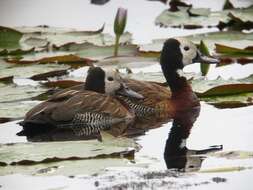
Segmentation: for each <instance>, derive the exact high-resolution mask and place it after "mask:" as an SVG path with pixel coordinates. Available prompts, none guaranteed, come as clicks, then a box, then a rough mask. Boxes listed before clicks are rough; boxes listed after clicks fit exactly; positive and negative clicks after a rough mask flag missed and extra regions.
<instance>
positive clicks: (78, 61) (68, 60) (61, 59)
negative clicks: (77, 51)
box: [6, 54, 94, 68]
mask: <svg viewBox="0 0 253 190" xmlns="http://www.w3.org/2000/svg"><path fill="white" fill-rule="evenodd" d="M6 61H7V62H8V63H15V64H35V63H39V64H47V63H57V64H68V65H70V66H71V67H74V68H78V67H81V66H91V65H92V63H93V62H94V61H93V60H91V59H86V58H81V57H79V56H76V55H72V54H69V55H58V56H51V57H43V58H40V59H33V60H31V59H6Z"/></svg>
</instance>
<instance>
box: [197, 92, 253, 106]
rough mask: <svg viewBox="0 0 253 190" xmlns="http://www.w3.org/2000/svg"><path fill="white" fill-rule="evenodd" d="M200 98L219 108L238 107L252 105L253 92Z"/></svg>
mask: <svg viewBox="0 0 253 190" xmlns="http://www.w3.org/2000/svg"><path fill="white" fill-rule="evenodd" d="M201 100H202V101H205V102H207V103H208V104H211V105H213V106H214V107H216V108H219V109H226V108H239V107H246V106H250V105H253V101H252V100H253V93H252V92H251V93H242V94H236V95H227V96H212V97H204V98H201Z"/></svg>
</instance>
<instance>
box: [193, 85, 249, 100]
mask: <svg viewBox="0 0 253 190" xmlns="http://www.w3.org/2000/svg"><path fill="white" fill-rule="evenodd" d="M246 92H253V83H252V84H226V85H220V86H217V87H213V88H211V89H209V90H207V91H205V92H203V93H197V95H198V96H199V97H207V96H224V95H232V94H240V93H246Z"/></svg>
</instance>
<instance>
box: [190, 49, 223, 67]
mask: <svg viewBox="0 0 253 190" xmlns="http://www.w3.org/2000/svg"><path fill="white" fill-rule="evenodd" d="M193 63H206V64H217V63H219V59H216V58H214V57H211V56H206V55H202V54H201V53H200V52H199V51H198V52H197V56H196V57H195V58H194V59H193Z"/></svg>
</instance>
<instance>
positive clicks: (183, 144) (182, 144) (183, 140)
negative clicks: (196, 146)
mask: <svg viewBox="0 0 253 190" xmlns="http://www.w3.org/2000/svg"><path fill="white" fill-rule="evenodd" d="M179 147H180V148H184V147H186V139H182V142H181V144H180V146H179Z"/></svg>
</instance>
